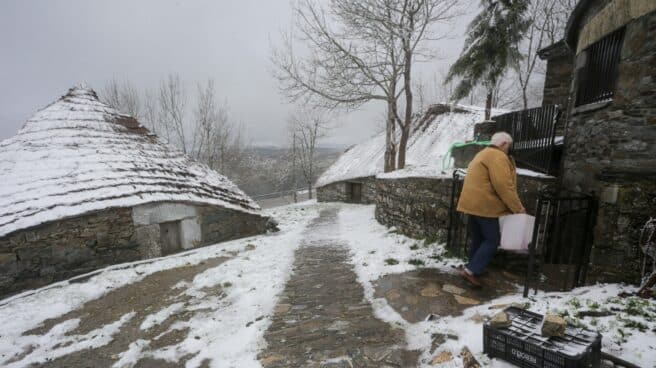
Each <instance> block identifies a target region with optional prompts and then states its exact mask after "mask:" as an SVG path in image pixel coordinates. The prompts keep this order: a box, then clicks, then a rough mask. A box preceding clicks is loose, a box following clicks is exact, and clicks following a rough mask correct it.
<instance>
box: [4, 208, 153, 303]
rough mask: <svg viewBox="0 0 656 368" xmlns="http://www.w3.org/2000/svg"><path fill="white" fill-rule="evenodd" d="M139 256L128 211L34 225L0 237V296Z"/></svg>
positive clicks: (114, 209) (95, 214)
mask: <svg viewBox="0 0 656 368" xmlns="http://www.w3.org/2000/svg"><path fill="white" fill-rule="evenodd" d="M140 258H141V254H140V251H139V246H138V244H137V242H136V241H135V228H134V225H133V223H132V210H131V209H129V208H113V209H108V210H105V211H101V212H96V213H91V214H87V215H85V216H78V217H73V218H69V219H66V220H62V221H58V222H52V223H48V224H44V225H40V226H36V227H34V228H31V229H28V230H23V231H18V232H15V233H13V234H10V235H8V236H5V237H2V238H0V295H5V294H8V293H12V292H16V291H20V290H24V289H28V288H34V287H39V286H42V285H45V284H48V283H51V282H54V281H58V280H63V279H66V278H69V277H71V276H74V275H78V274H82V273H85V272H89V271H92V270H94V269H97V268H100V267H102V266H105V265H109V264H114V263H121V262H129V261H133V260H137V259H140Z"/></svg>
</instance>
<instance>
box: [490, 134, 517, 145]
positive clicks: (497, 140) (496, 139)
mask: <svg viewBox="0 0 656 368" xmlns="http://www.w3.org/2000/svg"><path fill="white" fill-rule="evenodd" d="M512 142H513V139H512V137H511V136H510V134H508V133H506V132H496V133H494V135H493V136H492V139H490V143H492V145H493V146H497V147H500V146H501V145H503V144H504V143H508V145H511V144H512Z"/></svg>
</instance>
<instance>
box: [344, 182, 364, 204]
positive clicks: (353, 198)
mask: <svg viewBox="0 0 656 368" xmlns="http://www.w3.org/2000/svg"><path fill="white" fill-rule="evenodd" d="M346 189H347V193H348V195H349V201H350V202H352V203H362V183H346Z"/></svg>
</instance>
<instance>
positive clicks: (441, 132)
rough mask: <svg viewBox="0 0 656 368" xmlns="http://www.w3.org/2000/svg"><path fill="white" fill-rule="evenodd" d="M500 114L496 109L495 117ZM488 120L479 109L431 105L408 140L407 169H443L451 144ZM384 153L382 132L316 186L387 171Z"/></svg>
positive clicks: (339, 162)
mask: <svg viewBox="0 0 656 368" xmlns="http://www.w3.org/2000/svg"><path fill="white" fill-rule="evenodd" d="M499 112H500V111H497V110H493V111H492V115H495V114H497V113H499ZM484 117H485V110H484V109H482V108H478V107H471V106H461V105H456V106H451V105H446V104H435V105H431V106H430V107H429V108H428V109H427V110H426V112H425V113H423V114H421V115H420V116H419V117H418V118H417V120H416V121H415V123H414V127H413V131H412V133H411V136H410V138H409V139H408V149H407V151H406V168H412V167H416V168H419V167H422V168H424V169H425V168H426V167H429V168H433V169H435V170H439V169H441V165H442V158H443V157H444V155H445V154H446V153H447V152H448V151H449V148H450V147H451V145H452V144H453V143H455V142H464V141H466V140H471V139H473V135H474V125H475V124H476V123H480V122H482V121H483V120H484ZM384 153H385V132H382V133H380V134H377V135H375V136H374V137H372V138H370V139H369V140H367V141H365V142H362V143H359V144H356V145H355V146H353V147H351V148H349V149H348V150H347V151H346V152H344V154H342V155H341V156H340V157H339V159H337V161H336V162H335V163H334V164H333V165H332V166H330V167H329V168H328V169H327V170H326V171H325V172H324V173H323V174H322V175H321V176H320V177H319V179H318V180H317V183H316V186H317V187H322V186H324V185H328V184H331V183H335V182H338V181H343V180H349V179H355V178H363V177H369V176H375V175H377V174H380V173H382V172H383V163H384ZM406 171H407V170H406Z"/></svg>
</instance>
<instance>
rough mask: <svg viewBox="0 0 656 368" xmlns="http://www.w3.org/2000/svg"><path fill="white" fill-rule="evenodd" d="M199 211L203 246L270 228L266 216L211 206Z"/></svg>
mask: <svg viewBox="0 0 656 368" xmlns="http://www.w3.org/2000/svg"><path fill="white" fill-rule="evenodd" d="M199 213H200V217H199V222H200V228H201V242H200V245H201V246H204V245H209V244H214V243H218V242H223V241H227V240H232V239H238V238H244V237H247V236H254V235H258V234H262V233H265V232H266V231H267V230H269V229H268V221H269V218H268V217H264V216H258V215H252V214H248V213H244V212H240V211H235V210H231V209H227V208H221V207H210V206H204V207H201V208H199Z"/></svg>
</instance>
